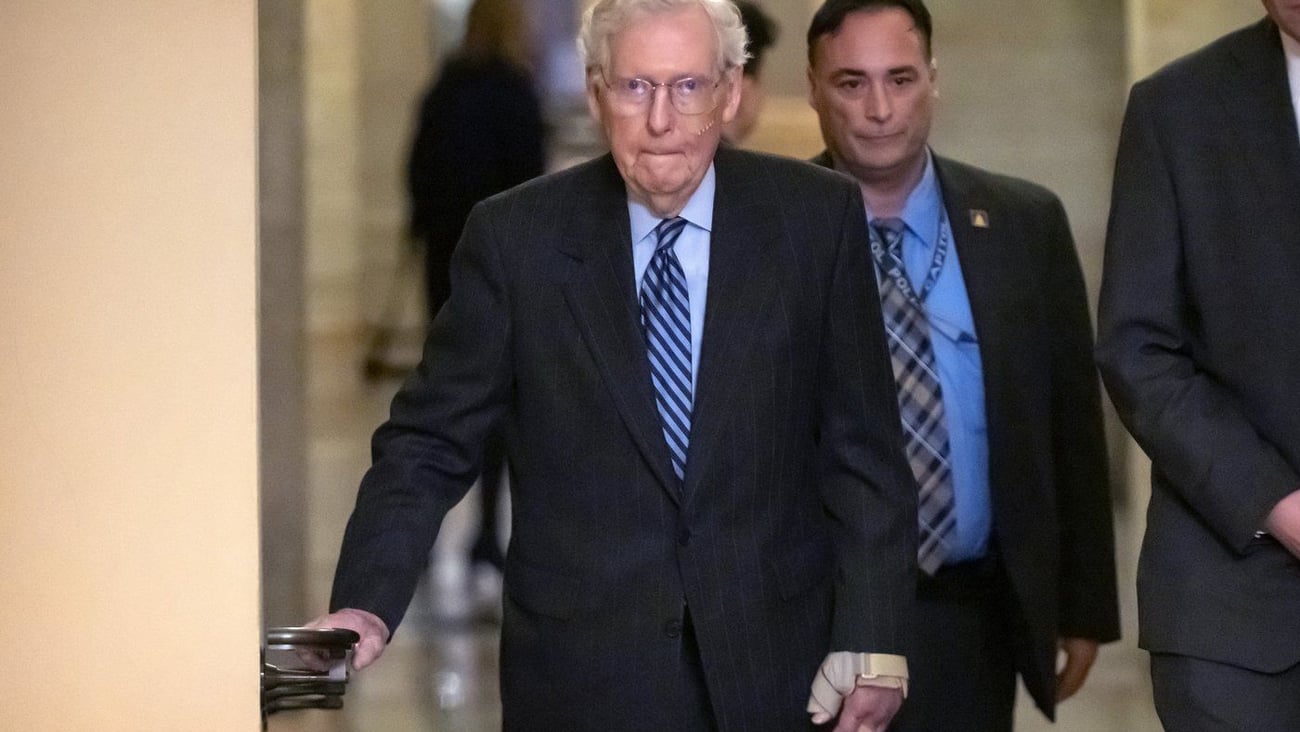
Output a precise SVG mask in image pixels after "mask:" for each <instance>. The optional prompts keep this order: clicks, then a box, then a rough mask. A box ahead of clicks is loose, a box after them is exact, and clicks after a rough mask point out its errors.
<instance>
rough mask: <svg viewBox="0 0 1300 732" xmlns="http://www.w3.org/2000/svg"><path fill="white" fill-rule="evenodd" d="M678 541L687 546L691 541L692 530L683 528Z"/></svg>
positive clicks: (678, 535)
mask: <svg viewBox="0 0 1300 732" xmlns="http://www.w3.org/2000/svg"><path fill="white" fill-rule="evenodd" d="M677 543H678V544H680V545H681V546H686V545H687V544H689V543H691V530H690V529H682V530H681V532H680V533H678V534H677Z"/></svg>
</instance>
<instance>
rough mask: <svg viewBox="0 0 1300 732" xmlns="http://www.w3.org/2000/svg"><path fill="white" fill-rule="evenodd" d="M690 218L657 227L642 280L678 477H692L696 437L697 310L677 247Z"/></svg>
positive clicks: (655, 376)
mask: <svg viewBox="0 0 1300 732" xmlns="http://www.w3.org/2000/svg"><path fill="white" fill-rule="evenodd" d="M685 226H686V219H683V218H680V217H678V218H672V219H664V220H663V221H661V222H660V223H659V225H658V226H656V227H655V232H654V233H655V241H656V243H655V255H654V258H653V259H651V260H650V266H649V267H648V268H647V269H646V272H645V277H644V278H643V279H642V281H641V333H642V335H643V336H644V337H645V343H646V354H647V355H648V356H649V358H650V378H651V380H652V381H654V386H655V403H656V404H657V405H658V407H659V418H660V420H662V422H663V429H664V440H665V441H667V443H668V451H669V452H670V453H672V461H673V473H675V474H676V475H677V480H678V481H679V482H680V481H681V480H682V479H684V478H685V477H686V449H687V446H688V445H689V444H690V439H691V406H692V402H693V401H694V400H693V398H692V396H691V308H690V294H689V293H688V292H687V290H686V273H685V272H683V271H682V265H681V262H679V261H677V253H676V252H674V251H673V245H674V244H676V243H677V237H678V236H679V235H681V233H682V229H683V228H685Z"/></svg>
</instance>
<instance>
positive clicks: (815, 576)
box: [771, 541, 834, 600]
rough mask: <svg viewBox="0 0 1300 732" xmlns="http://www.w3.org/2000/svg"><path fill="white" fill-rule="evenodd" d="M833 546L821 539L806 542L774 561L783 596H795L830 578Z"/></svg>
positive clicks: (779, 591) (785, 597) (773, 564)
mask: <svg viewBox="0 0 1300 732" xmlns="http://www.w3.org/2000/svg"><path fill="white" fill-rule="evenodd" d="M832 561H833V560H832V558H831V551H830V547H829V546H828V545H827V544H826V543H825V542H821V541H809V542H804V543H803V544H801V545H799V546H798V547H796V548H794V549H792V550H790V551H788V552H786V553H785V554H782V555H781V556H779V557H777V558H776V559H775V560H773V561H772V565H771V566H772V573H773V575H774V576H775V577H776V590H777V592H778V593H780V595H781V599H782V600H793V599H794V598H796V597H799V596H800V595H802V594H804V593H805V592H807V591H808V590H811V589H812V588H814V587H817V586H818V585H821V584H824V583H825V582H826V581H827V580H829V579H830V576H831V571H832V570H833V569H834V567H832V566H831V564H832Z"/></svg>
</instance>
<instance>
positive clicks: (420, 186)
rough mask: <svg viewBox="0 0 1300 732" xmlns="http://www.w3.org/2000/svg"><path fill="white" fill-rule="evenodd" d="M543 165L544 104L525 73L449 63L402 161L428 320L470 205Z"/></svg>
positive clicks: (461, 60) (500, 62) (487, 63)
mask: <svg viewBox="0 0 1300 732" xmlns="http://www.w3.org/2000/svg"><path fill="white" fill-rule="evenodd" d="M544 165H545V150H544V140H543V124H542V113H541V105H540V103H539V102H538V99H537V93H536V92H535V91H534V89H533V85H532V80H531V79H530V78H529V77H528V75H527V74H526V73H524V72H523V70H521V69H519V68H518V67H516V66H513V65H512V64H510V63H508V62H507V61H505V60H504V59H498V58H486V59H479V58H468V57H458V58H453V59H451V60H449V61H448V62H447V63H446V65H445V66H444V67H443V68H442V71H441V73H440V74H439V76H438V80H437V81H436V82H435V83H434V84H433V86H432V87H431V88H430V89H429V91H428V93H427V94H425V97H424V101H423V102H422V103H421V105H420V121H419V127H418V128H417V130H416V134H415V139H414V141H413V143H412V145H411V157H410V161H409V162H408V164H407V191H408V193H409V194H410V204H411V211H410V221H409V232H410V234H411V235H412V236H414V237H416V238H418V239H420V240H422V241H423V242H424V244H425V246H426V247H427V250H426V254H425V267H426V276H427V284H428V304H429V315H430V320H431V321H432V319H433V316H434V315H436V314H437V312H438V309H439V308H440V307H441V306H442V304H443V302H445V301H446V299H447V288H448V283H447V269H448V266H449V264H450V261H451V252H452V250H453V249H454V248H455V246H456V241H457V240H459V239H460V232H461V229H463V228H464V226H465V220H466V219H467V218H469V211H470V209H471V208H473V207H474V204H476V203H478V202H479V201H481V200H483V199H485V198H487V197H488V196H491V195H493V194H496V193H500V192H501V191H504V190H506V189H507V188H510V187H512V186H515V185H518V184H519V183H522V182H524V181H526V180H528V179H529V178H533V177H536V176H538V175H541V174H542V172H543V168H544Z"/></svg>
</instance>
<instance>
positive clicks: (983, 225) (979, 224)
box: [970, 208, 989, 229]
mask: <svg viewBox="0 0 1300 732" xmlns="http://www.w3.org/2000/svg"><path fill="white" fill-rule="evenodd" d="M970 225H971V226H974V227H975V228H977V229H987V228H989V212H988V211H983V210H980V209H978V208H972V209H971V210H970Z"/></svg>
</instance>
